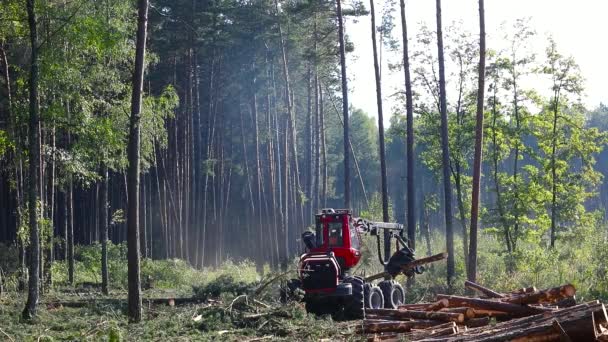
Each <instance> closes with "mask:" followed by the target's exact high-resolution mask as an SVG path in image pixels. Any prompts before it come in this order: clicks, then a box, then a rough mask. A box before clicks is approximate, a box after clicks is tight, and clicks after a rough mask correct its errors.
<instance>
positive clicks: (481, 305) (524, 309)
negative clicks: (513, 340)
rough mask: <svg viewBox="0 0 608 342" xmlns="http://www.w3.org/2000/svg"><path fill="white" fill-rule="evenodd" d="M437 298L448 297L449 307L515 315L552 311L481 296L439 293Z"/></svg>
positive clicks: (522, 315) (521, 315)
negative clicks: (464, 307) (466, 307)
mask: <svg viewBox="0 0 608 342" xmlns="http://www.w3.org/2000/svg"><path fill="white" fill-rule="evenodd" d="M437 298H438V299H440V300H442V299H447V300H448V302H449V304H448V307H462V306H468V307H471V308H473V309H483V310H494V311H502V312H506V313H508V314H509V315H511V316H513V317H524V316H530V315H535V314H539V313H543V312H547V311H551V309H542V308H532V307H529V306H523V305H516V304H512V303H506V302H499V301H495V300H489V299H481V298H469V297H461V296H449V295H437Z"/></svg>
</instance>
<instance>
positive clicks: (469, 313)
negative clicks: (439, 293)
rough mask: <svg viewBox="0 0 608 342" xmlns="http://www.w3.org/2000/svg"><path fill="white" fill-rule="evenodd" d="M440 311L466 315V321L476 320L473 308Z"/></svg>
mask: <svg viewBox="0 0 608 342" xmlns="http://www.w3.org/2000/svg"><path fill="white" fill-rule="evenodd" d="M439 311H441V312H456V313H461V314H464V318H465V319H470V318H475V310H473V309H471V308H467V307H461V308H443V309H441V310H439Z"/></svg>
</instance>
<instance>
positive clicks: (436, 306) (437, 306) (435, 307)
mask: <svg viewBox="0 0 608 342" xmlns="http://www.w3.org/2000/svg"><path fill="white" fill-rule="evenodd" d="M449 305H450V301H449V300H447V299H439V300H438V301H436V302H435V303H433V304H431V305H429V306H428V307H427V308H426V310H427V311H439V310H441V309H443V308H447V307H448V306H449Z"/></svg>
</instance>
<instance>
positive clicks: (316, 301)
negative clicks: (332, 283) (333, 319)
mask: <svg viewBox="0 0 608 342" xmlns="http://www.w3.org/2000/svg"><path fill="white" fill-rule="evenodd" d="M304 302H305V305H304V307H305V308H306V312H308V313H310V314H313V315H316V316H323V315H332V316H333V315H335V314H336V312H338V311H340V310H341V307H340V306H339V305H337V303H336V302H335V301H334V300H331V299H328V298H307V299H305V300H304Z"/></svg>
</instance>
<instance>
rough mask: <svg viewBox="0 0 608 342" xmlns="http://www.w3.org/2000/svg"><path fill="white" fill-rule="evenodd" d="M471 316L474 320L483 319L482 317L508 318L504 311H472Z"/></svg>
mask: <svg viewBox="0 0 608 342" xmlns="http://www.w3.org/2000/svg"><path fill="white" fill-rule="evenodd" d="M473 314H474V317H475V318H483V317H509V313H507V312H504V311H496V310H485V309H473Z"/></svg>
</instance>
